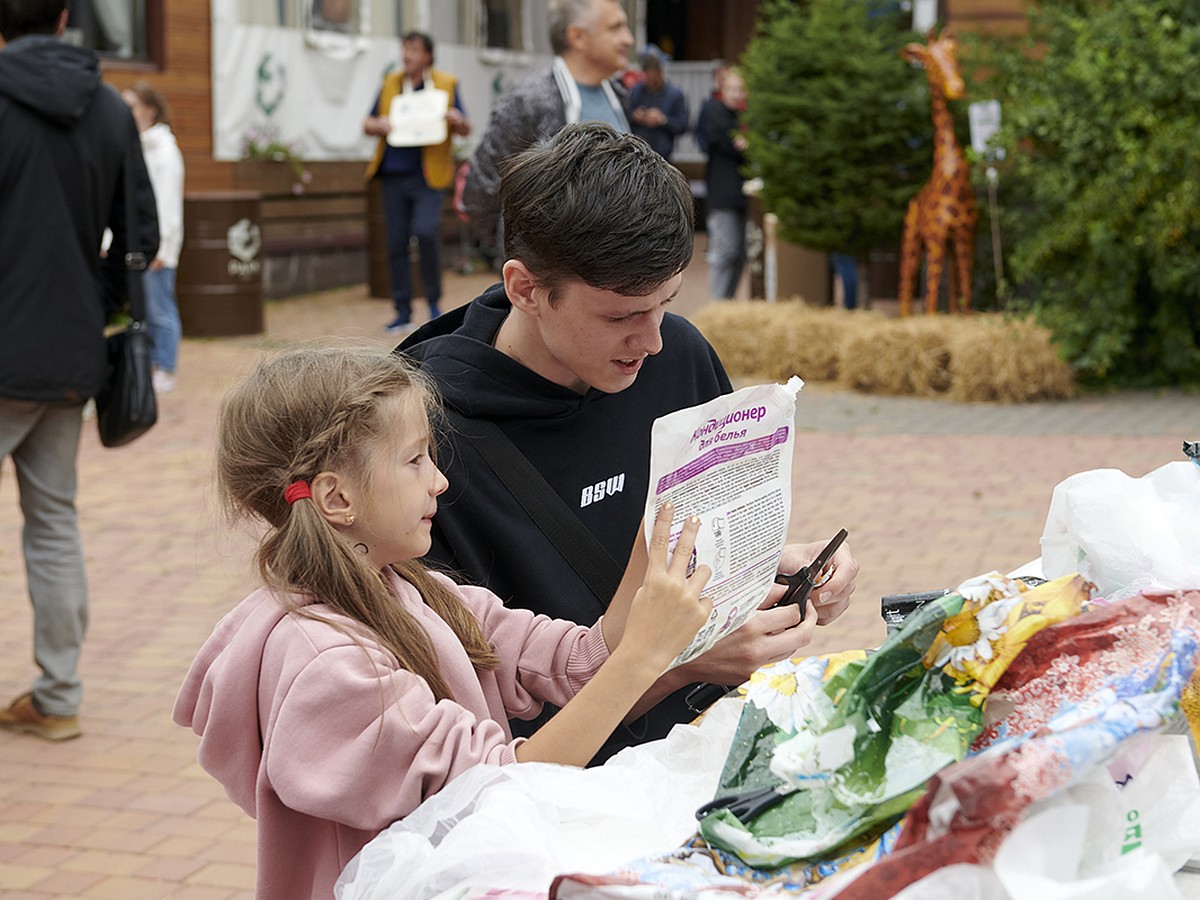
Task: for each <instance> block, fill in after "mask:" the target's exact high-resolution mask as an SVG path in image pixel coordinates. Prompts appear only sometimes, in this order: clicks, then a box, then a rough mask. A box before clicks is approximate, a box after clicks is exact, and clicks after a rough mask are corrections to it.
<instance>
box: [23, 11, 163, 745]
mask: <svg viewBox="0 0 1200 900" xmlns="http://www.w3.org/2000/svg"><path fill="white" fill-rule="evenodd" d="M66 23H67V9H66V3H65V0H0V37H3V39H4V46H3V49H0V135H3V136H4V137H3V139H2V140H0V322H3V323H4V324H3V326H2V327H0V456H11V457H12V459H13V463H14V465H15V467H16V472H17V486H18V490H19V492H20V498H21V509H22V512H23V513H24V517H25V526H24V532H23V549H24V553H25V568H26V573H27V577H28V582H29V596H30V600H31V602H32V605H33V618H34V629H33V642H34V658H35V660H36V662H37V665H38V667H39V668H40V669H41V674H40V675H39V676H38V677H37V678H36V679H35V681H34V683H33V687H32V690H30V691H29V692H27V693H24V694H22V695H20V696H19V697H17V698H16V700H14V701H13V702H12V703H11V704H10V705H9V706H8V707H7V708H5V709H0V728H5V729H7V730H10V731H18V732H25V733H29V734H33V735H36V736H38V737H41V738H45V739H47V740H52V741H57V740H65V739H67V738H73V737H77V736H78V735H79V734H80V727H79V705H80V700H81V698H82V694H83V685H82V682H81V680H80V677H79V672H78V668H77V664H78V661H79V654H80V650H81V648H82V644H83V635H84V631H85V629H86V627H87V618H88V603H87V580H86V576H85V572H84V561H83V546H82V541H81V539H80V534H79V523H78V520H77V517H76V512H75V482H76V456H77V454H78V449H79V439H80V431H81V422H82V413H83V407H84V404H85V402H86V401H87V400H88V398H90V397H93V396H95V394H96V393H97V391H99V389H100V387H101V385H102V384H103V382H104V379H105V370H106V365H107V361H106V356H105V344H104V333H103V332H104V326H105V323H106V322H107V319H108V312H109V310H111V309H112V308H113V307H114V306H116V305H117V304H118V302H119V299H118V298H121V297H123V296H124V285H125V278H126V270H125V262H126V251H127V250H129V251H132V252H140V253H141V254H143V257H142V258H144V259H153V258H154V255H155V253H156V252H157V250H158V218H157V215H156V213H155V204H154V192H153V190H152V188H151V187H150V179H149V177H148V176H147V174H146V167H145V163H144V161H143V158H142V151H141V146H140V141H139V139H138V131H137V127H136V125H135V124H134V121H133V116H132V115H131V114H130V111H129V107H128V106H126V105H125V101H124V100H122V99H121V96H120V94H118V93H117V92H116V91H115V90H113V89H112V88H110V87H108V86H106V85H103V84H102V83H101V80H100V67H99V62H98V60H97V59H96V55H95V54H94V53H93V52H91V51H88V50H83V49H80V48H78V47H71V46H68V45H67V44H65V43H62V42H61V41H60V40H59V35H61V34H62V31H63V29H64V28H65V27H66ZM127 172H129V173H131V174H130V176H129V177H130V178H131V179H132V190H131V193H132V195H133V196H134V198H135V199H134V203H136V205H137V216H138V219H139V221H140V228H139V231H138V234H137V235H136V237H135V240H136V241H137V244H138V246H134V247H129V246H128V243H129V242H128V241H127V239H126V227H125V222H126V214H127V210H126V201H125V192H126V188H125V178H126V173H127ZM105 227H109V228H111V230H112V233H113V243H112V246H111V247H110V249H109V252H108V254H107V257H106V258H105V259H104V260H101V256H100V245H101V238H102V235H103V232H104V229H105Z"/></svg>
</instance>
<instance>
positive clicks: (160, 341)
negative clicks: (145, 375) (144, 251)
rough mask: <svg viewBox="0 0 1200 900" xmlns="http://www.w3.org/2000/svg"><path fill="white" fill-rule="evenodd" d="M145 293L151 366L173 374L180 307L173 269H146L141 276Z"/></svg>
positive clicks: (177, 355) (177, 350)
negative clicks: (176, 299) (176, 300)
mask: <svg viewBox="0 0 1200 900" xmlns="http://www.w3.org/2000/svg"><path fill="white" fill-rule="evenodd" d="M142 284H143V285H144V286H145V291H146V324H147V326H148V329H147V330H148V331H149V332H150V345H151V346H150V363H151V365H153V366H154V368H156V369H162V370H163V371H165V372H174V371H175V364H176V362H177V361H178V359H179V339H180V338H181V337H183V327H182V326H181V325H180V324H179V306H178V305H177V304H176V302H175V270H174V269H147V270H146V271H145V273H144V274H143V277H142Z"/></svg>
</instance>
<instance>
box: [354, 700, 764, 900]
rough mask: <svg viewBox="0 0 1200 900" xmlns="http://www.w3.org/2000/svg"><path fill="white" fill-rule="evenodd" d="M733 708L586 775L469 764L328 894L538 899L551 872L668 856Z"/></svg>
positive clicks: (717, 766) (712, 786) (721, 747)
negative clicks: (650, 854)
mask: <svg viewBox="0 0 1200 900" xmlns="http://www.w3.org/2000/svg"><path fill="white" fill-rule="evenodd" d="M741 705H742V704H741V701H740V699H738V698H732V697H731V698H727V699H725V700H722V701H720V702H718V703H717V704H715V705H714V706H713V707H711V708H710V709H709V711H708V713H707V714H706V715H705V717H704V718H703V719H702V720H701V722H700V723H699V724H698V725H678V726H676V727H675V728H674V729H672V731H671V733H670V734H669V735H668V736H667V737H666V738H665V739H663V740H661V741H655V742H652V743H649V744H644V745H642V746H640V747H631V748H628V749H626V750H623V751H622V752H620V753H618V754H617V755H616V756H614V757H612V758H611V759H610V760H608V762H607V763H605V764H604V765H603V766H597V767H595V768H591V769H577V768H573V767H571V766H556V765H549V764H543V763H518V764H516V765H509V766H476V767H474V768H472V769H469V770H467V771H466V772H464V773H463V774H462V775H460V776H459V777H458V778H455V779H454V780H453V781H451V782H450V784H448V785H447V786H446V787H445V788H443V789H442V790H441V791H439V792H438V793H437V794H435V795H434V796H432V797H430V798H429V799H428V800H426V801H425V802H424V803H422V804H421V805H420V806H419V807H418V808H417V809H416V810H414V811H413V812H412V813H411V814H410V815H408V816H407V817H405V818H404V819H402V820H400V821H399V822H396V823H394V824H393V825H392V826H391V827H389V828H388V829H386V830H385V831H383V832H382V833H381V834H379V835H377V836H376V837H375V838H374V839H373V840H372V841H371V842H370V843H368V844H367V846H366V847H364V848H363V850H362V851H361V852H360V853H359V854H358V856H356V857H355V858H354V859H353V860H351V862H350V864H349V865H348V866H347V867H346V869H345V871H343V873H342V875H341V877H340V878H339V879H338V882H337V885H336V887H335V895H336V896H337V897H338V898H339V900H397V898H404V900H433V898H436V897H439V896H440V895H443V894H448V895H449V896H453V897H460V896H462V897H485V896H489V894H488V893H486V891H487V890H491V891H492V892H493V893H491V894H490V896H495V897H501V896H517V897H522V898H525V897H529V898H544V897H546V892H547V890H548V889H549V887H550V883H551V881H552V880H553V879H554V877H555V876H556V875H557V874H558V873H560V872H574V871H598V872H603V871H607V870H609V869H613V868H616V867H617V866H619V865H621V864H622V863H624V862H625V861H627V860H629V859H633V858H635V857H638V856H642V855H644V854H645V853H646V852H647V851H648V850H650V849H652V848H654V849H656V850H657V852H660V853H664V852H667V851H669V850H671V849H673V848H674V847H677V846H678V845H679V844H680V843H682V842H683V841H685V840H687V838H688V837H689V836H691V835H692V834H693V833H694V832H695V830H696V820H695V811H696V807H698V806H700V805H701V804H702V803H704V802H705V801H706V800H708V799H709V798H710V797H712V795H713V791H715V790H716V786H717V777H718V775H719V773H720V771H721V764H722V763H723V762H724V759H725V754H726V752H727V751H728V748H729V742H730V740H731V739H732V736H733V731H734V728H735V727H736V726H737V721H738V716H739V714H740V710H741ZM499 890H508V891H519V892H522V893H518V894H515V895H514V894H508V895H505V894H502V893H495V892H496V891H499ZM451 891H454V892H455V893H448V892H451ZM460 892H461V893H460Z"/></svg>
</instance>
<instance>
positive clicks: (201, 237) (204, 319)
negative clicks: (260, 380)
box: [175, 191, 264, 337]
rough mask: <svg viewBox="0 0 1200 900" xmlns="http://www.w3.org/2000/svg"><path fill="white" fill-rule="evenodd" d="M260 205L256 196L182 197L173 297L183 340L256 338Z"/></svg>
mask: <svg viewBox="0 0 1200 900" xmlns="http://www.w3.org/2000/svg"><path fill="white" fill-rule="evenodd" d="M261 199H262V194H261V193H259V192H258V191H216V192H209V193H203V194H188V195H186V196H185V197H184V199H183V251H182V252H181V253H180V256H179V270H178V272H177V274H176V276H175V293H176V296H177V298H178V300H179V319H180V322H181V324H182V326H183V333H184V335H186V336H187V337H226V336H231V335H241V334H262V332H263V328H264V321H263V319H264V317H263V285H262V268H263V267H262V231H261V229H260V227H259V218H260V216H259V207H260V203H261Z"/></svg>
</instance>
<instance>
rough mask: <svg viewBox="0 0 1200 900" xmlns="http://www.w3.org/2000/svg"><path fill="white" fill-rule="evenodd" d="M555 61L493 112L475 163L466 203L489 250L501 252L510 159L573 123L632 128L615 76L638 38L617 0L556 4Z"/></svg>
mask: <svg viewBox="0 0 1200 900" xmlns="http://www.w3.org/2000/svg"><path fill="white" fill-rule="evenodd" d="M549 24H550V46H551V48H552V49H553V50H554V53H555V57H554V62H553V63H552V64H551V65H550V66H549V67H548V68H545V69H541V70H539V71H537V72H534V73H533V74H531V75H530V76H529V77H527V78H525V79H524V80H523V81H521V82H519V83H518V84H516V85H515V86H514V87H513V88H512V89H511V90H509V91H507V92H506V93H505V94H504V95H503V96H501V97H500V99H499V100H497V101H496V105H495V106H494V107H493V108H492V115H491V119H490V120H489V121H488V127H487V131H486V132H484V135H483V138H482V140H481V141H480V143H479V147H478V148H477V149H476V151H475V155H474V157H473V158H472V159H471V169H470V172H469V173H468V175H467V183H466V187H465V189H464V192H463V205H464V206H465V207H466V211H467V215H468V216H469V217H470V220H471V227H472V229H474V231H475V233H476V235H478V236H479V239H480V241H482V242H483V244H484V246H485V247H487V248H489V249H492V250H495V251H499V249H500V247H501V245H502V243H503V242H502V238H501V235H500V233H499V230H500V227H499V226H500V201H499V199H498V196H497V191H498V189H499V185H500V172H501V168H502V167H503V165H504V163H505V161H506V160H507V159H508V158H509V157H511V156H513V155H514V154H516V153H519V152H520V151H521V150H524V149H525V148H526V147H528V146H530V145H532V144H533V143H535V142H537V141H541V140H545V139H546V138H549V137H553V136H554V135H555V134H557V133H558V131H559V129H561V128H562V127H563V126H564V125H566V124H568V123H574V122H591V121H597V122H607V123H608V124H609V125H611V126H613V127H614V128H616V129H617V130H618V131H622V132H628V131H629V120H628V118H627V117H626V112H625V97H624V95H623V93H619V91H621V88H620V86H619V85H618V84H616V83H615V82H613V81H612V80H611V79H612V77H613V76H614V75H616V74H617V73H618V72H620V71H621V70H622V69H623V68H625V66H626V65H627V64H628V62H629V51H630V49H631V48H632V47H633V34H632V33H631V32H630V30H629V21H628V18H627V17H626V15H625V10H624V8H623V6H622V5H621V3H619V2H618V0H550V6H549Z"/></svg>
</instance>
